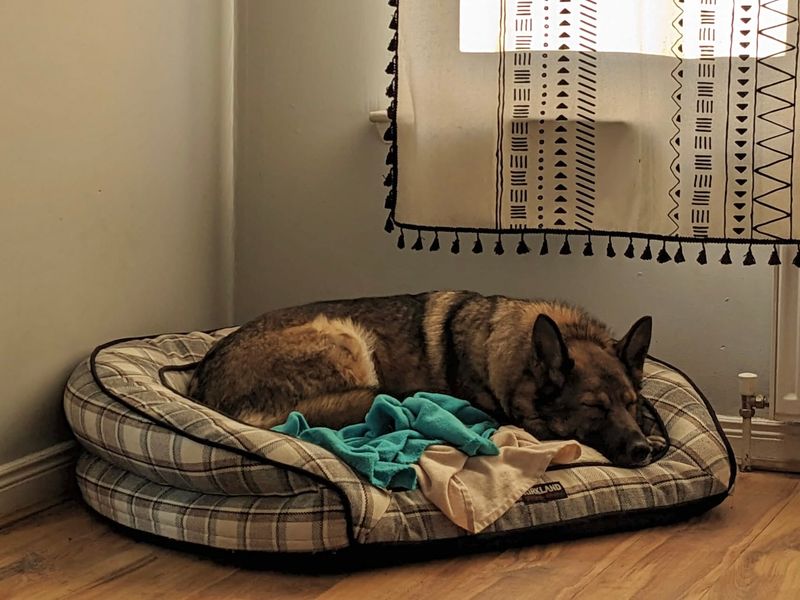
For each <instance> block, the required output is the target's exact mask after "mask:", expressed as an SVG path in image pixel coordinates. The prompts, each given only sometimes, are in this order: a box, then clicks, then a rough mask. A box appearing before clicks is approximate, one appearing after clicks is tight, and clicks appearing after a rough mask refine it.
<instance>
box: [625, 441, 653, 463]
mask: <svg viewBox="0 0 800 600" xmlns="http://www.w3.org/2000/svg"><path fill="white" fill-rule="evenodd" d="M628 456H629V457H630V459H631V462H632V463H633V464H637V465H639V464H642V463H644V462H645V461H646V460H647V459H648V458H650V444H648V443H647V441H638V440H637V441H635V442H633V443H632V444H631V445H630V447H629V448H628Z"/></svg>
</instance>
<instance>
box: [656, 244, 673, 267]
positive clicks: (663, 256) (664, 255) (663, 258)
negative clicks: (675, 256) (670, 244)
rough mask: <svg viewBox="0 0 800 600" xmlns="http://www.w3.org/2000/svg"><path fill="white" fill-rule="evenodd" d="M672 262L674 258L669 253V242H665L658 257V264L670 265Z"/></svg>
mask: <svg viewBox="0 0 800 600" xmlns="http://www.w3.org/2000/svg"><path fill="white" fill-rule="evenodd" d="M671 260H672V257H671V256H670V255H669V252H667V242H663V243H662V244H661V250H659V251H658V256H657V257H656V262H657V263H659V264H662V265H663V264H664V263H668V262H669V261H671Z"/></svg>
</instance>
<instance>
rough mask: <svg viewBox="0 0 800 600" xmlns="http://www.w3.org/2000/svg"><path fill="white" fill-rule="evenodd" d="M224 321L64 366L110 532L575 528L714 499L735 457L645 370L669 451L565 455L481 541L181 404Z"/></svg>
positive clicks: (384, 539)
mask: <svg viewBox="0 0 800 600" xmlns="http://www.w3.org/2000/svg"><path fill="white" fill-rule="evenodd" d="M232 331H233V329H225V330H219V331H215V332H211V333H202V332H194V333H186V334H168V335H160V336H156V337H150V338H137V339H127V340H120V341H115V342H111V343H108V344H105V345H104V346H101V347H99V348H97V349H96V350H95V351H94V353H93V354H92V356H91V357H90V358H88V359H87V360H86V361H84V362H82V363H81V364H79V365H78V366H77V367H76V369H75V370H74V372H73V373H72V375H71V377H70V379H69V381H68V383H67V386H66V389H65V393H64V408H65V411H66V415H67V419H68V421H69V424H70V426H71V427H72V430H73V431H74V433H75V436H76V437H77V439H78V441H79V442H80V444H81V445H82V447H83V449H84V452H83V455H82V456H81V458H80V460H79V462H78V467H77V477H78V485H79V488H80V490H81V493H82V495H83V497H84V499H85V500H86V502H87V503H88V504H89V506H91V507H92V508H93V509H94V510H96V511H97V512H99V513H100V514H102V515H104V516H105V517H108V518H110V519H111V520H113V521H116V522H118V523H120V524H122V525H125V526H128V527H131V528H134V529H137V530H141V531H144V532H148V533H151V534H155V535H158V536H163V537H166V538H170V539H173V540H179V541H184V542H191V543H196V544H202V545H205V546H211V547H215V548H225V549H235V550H254V551H270V552H321V551H330V550H339V549H343V548H348V547H359V546H366V545H370V547H374V546H376V545H392V546H397V545H402V544H407V543H408V544H416V543H422V542H430V541H433V540H464V539H465V538H473V539H475V540H478V541H481V542H484V541H488V540H489V539H492V538H498V537H505V536H513V535H518V534H521V535H524V536H526V538H525V539H528V540H530V541H536V540H537V539H542V538H543V536H545V535H548V536H550V538H552V536H553V535H556V536H558V535H560V534H564V535H575V534H576V533H577V534H580V533H587V534H588V533H596V532H600V531H611V530H618V529H628V528H633V527H642V526H647V525H652V524H655V523H661V522H667V521H673V520H678V519H681V518H686V517H689V516H692V515H694V514H698V513H699V512H702V511H705V510H708V509H709V508H712V507H713V506H716V505H717V504H719V503H720V502H721V501H722V500H724V498H725V497H726V496H727V495H728V493H729V492H730V491H731V489H732V487H733V482H734V478H735V473H736V470H735V461H734V457H733V452H732V450H731V448H730V445H729V444H728V441H727V439H726V438H725V436H724V434H723V433H722V430H721V428H720V426H719V423H718V421H717V419H716V416H715V415H714V412H713V410H712V409H711V407H710V406H709V404H708V402H707V401H706V400H705V398H704V397H703V396H702V394H701V393H700V392H699V391H698V390H697V388H696V387H695V386H694V385H693V384H692V383H691V382H690V381H689V380H688V379H687V378H686V377H685V376H684V375H682V374H681V373H680V372H678V371H677V370H675V369H674V368H672V367H669V366H667V365H666V364H664V363H661V362H659V361H657V360H649V361H648V363H647V365H646V369H645V382H644V388H643V395H644V397H645V398H646V399H647V400H648V401H649V403H650V406H651V407H652V414H651V415H650V417H649V418H647V419H645V422H644V426H643V428H644V429H645V430H646V432H648V431H650V432H653V433H658V432H665V433H666V434H667V437H668V438H669V441H670V443H669V446H668V448H667V449H666V451H665V452H664V453H663V455H662V456H660V457H658V459H657V460H656V461H654V462H653V463H652V464H650V465H648V466H646V467H642V468H636V469H626V468H620V467H614V466H611V465H609V464H602V463H587V462H585V461H584V462H583V463H581V462H579V463H576V464H574V465H569V466H568V467H556V468H553V469H551V470H549V471H548V472H547V473H546V474H545V476H544V478H543V480H542V482H541V483H540V484H537V485H536V486H534V487H533V488H531V490H529V491H528V492H527V493H526V494H525V496H524V497H523V498H522V499H521V500H520V501H519V502H517V503H516V504H515V505H514V506H513V507H512V508H511V509H510V510H509V511H508V512H507V513H506V514H505V515H503V516H502V517H501V518H500V519H499V520H497V521H496V522H495V523H493V524H492V525H491V526H490V527H488V528H487V529H486V530H484V531H483V532H481V533H480V534H479V535H470V534H467V533H466V532H464V531H463V530H461V529H459V528H458V527H457V526H455V525H454V524H453V523H452V522H451V521H450V520H449V519H447V517H445V516H444V515H443V514H442V513H441V512H440V511H439V510H438V509H437V508H436V507H435V506H433V505H432V504H431V503H430V502H429V501H428V500H427V499H426V498H425V497H424V496H423V495H422V494H421V493H420V492H419V490H414V491H408V492H395V493H388V492H384V491H382V490H379V489H378V488H375V487H373V486H371V485H369V484H368V483H367V482H366V481H365V480H363V479H362V478H361V477H360V476H359V475H358V474H357V473H355V472H354V471H353V470H352V469H350V467H348V466H347V465H346V464H345V463H344V462H342V461H341V460H339V459H338V458H337V457H336V456H335V455H333V454H331V453H330V452H328V451H327V450H325V449H323V448H321V447H318V446H316V445H314V444H309V443H306V442H302V441H300V440H297V439H294V438H291V437H288V436H285V435H282V434H279V433H275V432H272V431H266V430H263V429H257V428H254V427H251V426H248V425H245V424H243V423H240V422H238V421H236V420H234V419H231V418H229V417H226V416H224V415H222V414H220V413H218V412H215V411H213V410H211V409H209V408H207V407H205V406H203V405H200V404H197V403H195V402H193V401H192V400H191V399H190V398H189V397H188V396H186V395H185V391H186V389H187V387H188V382H189V379H190V377H191V372H192V369H193V367H194V365H195V364H196V363H197V361H198V360H200V359H201V358H202V357H203V355H204V354H205V353H206V352H207V351H208V350H209V348H210V347H211V345H212V344H213V343H214V342H215V341H216V340H218V339H220V338H221V337H223V336H225V335H227V334H229V333H231V332H232Z"/></svg>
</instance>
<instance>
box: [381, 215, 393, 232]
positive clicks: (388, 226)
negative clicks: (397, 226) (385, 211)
mask: <svg viewBox="0 0 800 600" xmlns="http://www.w3.org/2000/svg"><path fill="white" fill-rule="evenodd" d="M383 230H384V231H385V232H386V233H392V232H393V231H394V220H392V215H389V216H388V217H386V224H385V225H384V226H383Z"/></svg>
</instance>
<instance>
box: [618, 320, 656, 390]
mask: <svg viewBox="0 0 800 600" xmlns="http://www.w3.org/2000/svg"><path fill="white" fill-rule="evenodd" d="M652 333H653V318H652V317H642V318H641V319H639V320H638V321H636V323H634V324H633V327H631V329H630V331H628V333H626V334H625V337H623V338H622V339H621V340H620V341H618V342H617V344H616V346H615V350H616V352H617V356H618V357H619V359H620V361H622V364H624V365H625V368H626V369H628V373H630V375H631V377H633V379H634V380H635V381H637V382H638V381H640V380H641V378H642V369H644V359H645V358H646V357H647V350H648V349H649V348H650V337H651V336H652Z"/></svg>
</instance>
